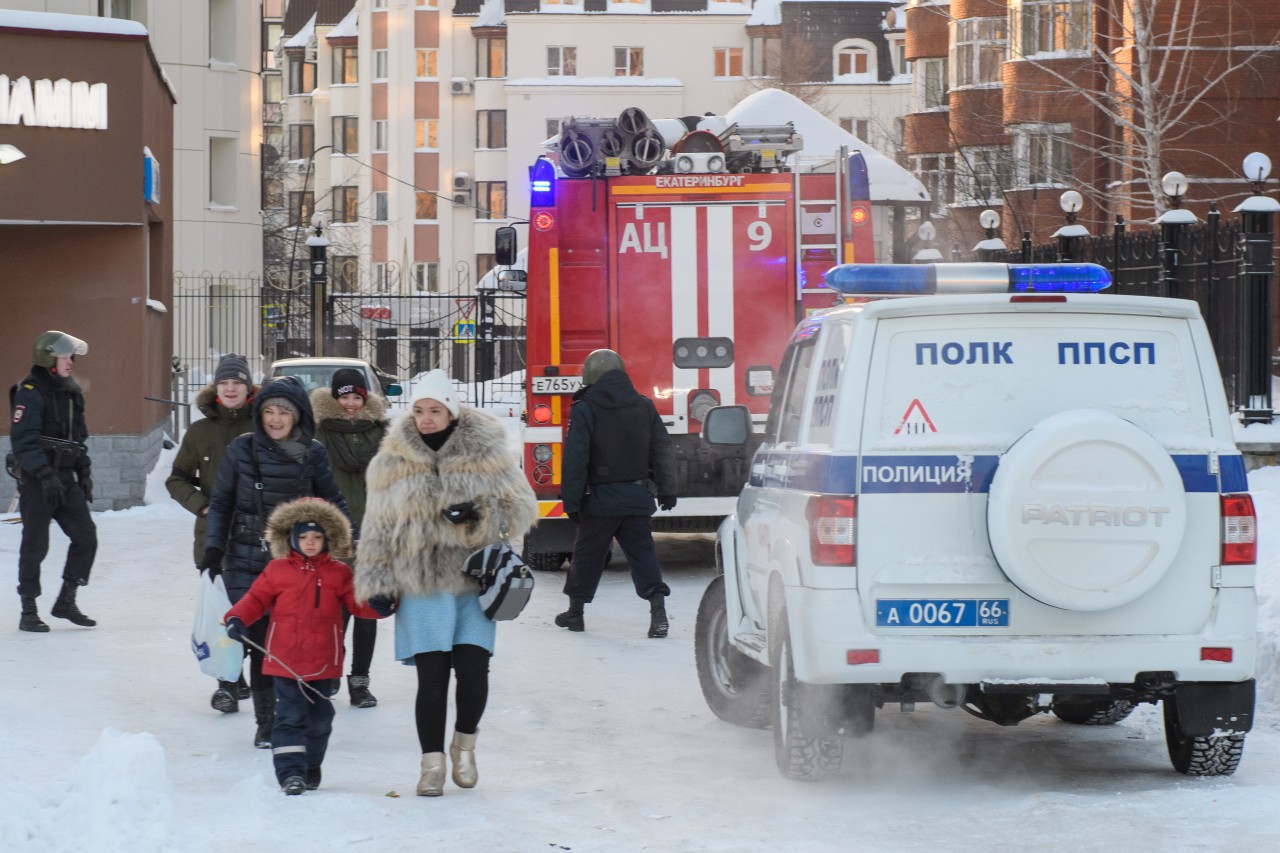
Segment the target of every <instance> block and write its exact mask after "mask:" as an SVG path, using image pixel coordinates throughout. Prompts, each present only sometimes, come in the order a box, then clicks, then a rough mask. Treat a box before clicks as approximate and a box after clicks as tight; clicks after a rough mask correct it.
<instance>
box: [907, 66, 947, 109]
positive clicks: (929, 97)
mask: <svg viewBox="0 0 1280 853" xmlns="http://www.w3.org/2000/svg"><path fill="white" fill-rule="evenodd" d="M915 86H916V99H917V101H918V102H919V103H921V104H923V105H924V108H925V109H926V110H936V109H940V108H944V107H946V106H948V104H949V101H948V99H947V92H948V91H949V90H950V88H951V82H950V77H949V76H948V74H947V60H946V59H917V60H916V74H915Z"/></svg>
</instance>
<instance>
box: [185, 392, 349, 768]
mask: <svg viewBox="0 0 1280 853" xmlns="http://www.w3.org/2000/svg"><path fill="white" fill-rule="evenodd" d="M315 430H316V425H315V418H314V416H313V415H312V412H311V402H310V401H309V400H308V399H307V392H306V390H305V389H304V388H303V387H302V383H301V382H299V381H298V380H297V379H296V378H294V377H292V376H285V377H282V378H280V379H275V380H272V381H271V382H269V383H267V384H266V385H263V386H262V389H261V390H260V391H259V392H258V395H257V397H256V398H255V401H254V406H253V432H251V433H247V434H245V435H242V436H239V437H238V438H236V439H235V440H233V441H232V442H231V444H230V445H229V446H228V447H227V451H226V455H224V456H223V458H222V464H221V465H219V466H218V479H217V482H216V483H215V484H214V487H213V496H212V497H211V498H210V500H209V517H208V526H207V528H206V532H205V552H204V558H203V559H202V560H201V562H200V567H201V568H202V569H205V570H207V571H209V572H211V573H212V574H214V575H216V574H219V573H221V574H222V575H223V582H224V583H225V584H226V587H227V595H228V596H229V597H230V599H231V603H232V604H234V603H236V602H237V601H239V600H240V598H241V597H242V596H243V595H244V594H245V593H246V592H247V591H248V590H249V587H250V586H252V585H253V581H254V579H256V578H257V576H258V574H259V573H260V572H261V571H262V569H263V567H264V566H266V564H267V563H268V562H269V561H270V560H271V553H270V551H269V550H268V547H267V543H266V538H265V536H266V533H265V529H266V520H267V517H268V516H270V515H271V511H272V510H274V509H275V508H276V507H277V506H279V505H280V504H282V503H285V502H287V501H291V500H293V499H294V498H300V497H305V496H308V495H312V496H315V497H321V498H324V499H325V500H327V501H329V503H331V504H333V505H334V506H336V507H338V508H339V509H340V510H341V511H342V513H343V514H344V515H346V516H348V517H350V515H351V513H350V511H349V510H348V509H347V504H346V501H345V500H343V497H342V493H341V492H340V491H339V490H338V485H337V483H336V482H334V479H333V471H332V470H331V469H330V467H329V456H328V454H327V453H326V452H325V449H324V445H322V444H320V442H318V441H316V440H315V439H314V435H315ZM266 629H267V623H266V620H263V619H260V620H258V621H257V622H255V623H254V624H253V625H251V626H249V631H248V636H249V639H250V640H252V641H253V642H254V643H256V644H257V645H259V646H262V645H264V644H265V643H264V640H265V639H266ZM249 688H250V690H251V693H252V696H253V714H254V719H255V721H256V722H257V725H258V728H257V732H256V733H255V735H254V739H253V745H254V746H256V747H258V748H259V749H269V748H270V747H271V725H272V722H273V719H274V716H275V692H274V690H273V687H272V683H271V679H270V678H269V677H265V676H263V674H262V652H260V651H258V650H257V649H254V648H252V647H250V649H249Z"/></svg>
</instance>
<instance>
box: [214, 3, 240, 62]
mask: <svg viewBox="0 0 1280 853" xmlns="http://www.w3.org/2000/svg"><path fill="white" fill-rule="evenodd" d="M209 61H210V62H232V63H234V62H235V61H236V0H209Z"/></svg>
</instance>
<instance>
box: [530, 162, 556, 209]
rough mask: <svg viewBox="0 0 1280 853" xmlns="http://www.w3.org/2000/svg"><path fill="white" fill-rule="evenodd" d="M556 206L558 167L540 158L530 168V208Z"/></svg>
mask: <svg viewBox="0 0 1280 853" xmlns="http://www.w3.org/2000/svg"><path fill="white" fill-rule="evenodd" d="M555 206H556V165H555V163H552V162H551V161H550V160H548V159H547V158H546V157H539V158H538V159H537V160H535V161H534V163H533V165H532V166H530V167H529V207H555Z"/></svg>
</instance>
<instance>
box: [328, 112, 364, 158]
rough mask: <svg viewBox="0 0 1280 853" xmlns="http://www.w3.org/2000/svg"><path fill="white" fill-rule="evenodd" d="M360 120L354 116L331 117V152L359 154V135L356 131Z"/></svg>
mask: <svg viewBox="0 0 1280 853" xmlns="http://www.w3.org/2000/svg"><path fill="white" fill-rule="evenodd" d="M359 127H360V120H359V119H358V118H356V117H355V116H334V117H333V153H334V154H359V153H360V136H359V133H358V130H359Z"/></svg>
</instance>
